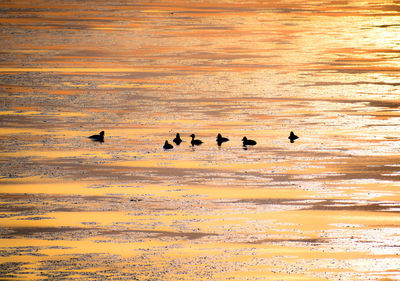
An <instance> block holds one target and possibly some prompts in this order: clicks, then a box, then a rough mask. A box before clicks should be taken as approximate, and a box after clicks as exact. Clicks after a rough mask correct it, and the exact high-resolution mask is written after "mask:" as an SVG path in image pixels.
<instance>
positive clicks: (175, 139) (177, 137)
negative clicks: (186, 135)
mask: <svg viewBox="0 0 400 281" xmlns="http://www.w3.org/2000/svg"><path fill="white" fill-rule="evenodd" d="M173 142H174V143H176V145H180V144H181V142H182V139H181V136H180V135H179V133H177V134H176V137H175V138H174V140H173Z"/></svg>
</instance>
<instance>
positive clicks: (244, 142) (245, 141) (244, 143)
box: [242, 137, 257, 146]
mask: <svg viewBox="0 0 400 281" xmlns="http://www.w3.org/2000/svg"><path fill="white" fill-rule="evenodd" d="M242 142H243V146H248V145H256V144H257V142H256V141H255V140H248V139H247V138H246V137H243V139H242Z"/></svg>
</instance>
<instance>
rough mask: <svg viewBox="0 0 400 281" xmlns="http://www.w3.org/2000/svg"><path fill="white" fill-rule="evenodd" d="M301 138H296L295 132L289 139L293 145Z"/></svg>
mask: <svg viewBox="0 0 400 281" xmlns="http://www.w3.org/2000/svg"><path fill="white" fill-rule="evenodd" d="M298 138H299V137H298V136H296V135H295V134H294V133H293V132H290V135H289V137H288V139H290V142H291V143H294V141H295V140H297V139H298Z"/></svg>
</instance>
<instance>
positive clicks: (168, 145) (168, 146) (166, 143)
mask: <svg viewBox="0 0 400 281" xmlns="http://www.w3.org/2000/svg"><path fill="white" fill-rule="evenodd" d="M163 148H164V149H165V150H167V149H173V148H174V147H173V146H172V145H171V144H170V143H168V141H167V140H166V141H165V143H164V146H163Z"/></svg>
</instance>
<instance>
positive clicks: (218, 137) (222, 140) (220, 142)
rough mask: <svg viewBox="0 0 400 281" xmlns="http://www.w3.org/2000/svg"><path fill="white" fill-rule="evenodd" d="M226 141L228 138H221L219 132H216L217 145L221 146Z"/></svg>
mask: <svg viewBox="0 0 400 281" xmlns="http://www.w3.org/2000/svg"><path fill="white" fill-rule="evenodd" d="M227 141H229V139H228V138H223V137H222V136H221V134H218V136H217V143H218V146H221V144H222V143H224V142H227Z"/></svg>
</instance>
